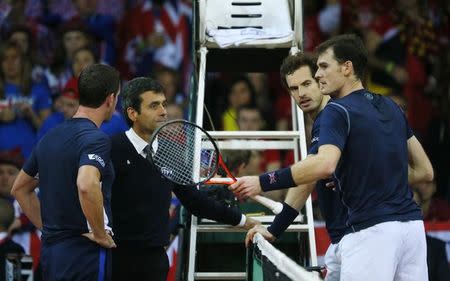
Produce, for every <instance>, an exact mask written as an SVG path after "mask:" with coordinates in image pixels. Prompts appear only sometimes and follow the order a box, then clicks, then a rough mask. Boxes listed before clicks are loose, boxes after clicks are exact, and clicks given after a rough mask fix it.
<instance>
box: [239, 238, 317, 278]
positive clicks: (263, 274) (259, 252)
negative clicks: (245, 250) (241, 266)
mask: <svg viewBox="0 0 450 281" xmlns="http://www.w3.org/2000/svg"><path fill="white" fill-rule="evenodd" d="M247 277H248V278H247V280H248V281H263V280H264V281H272V280H277V281H288V280H295V281H316V280H317V281H319V280H322V279H321V278H320V277H319V276H318V273H316V272H308V271H306V270H305V269H304V268H302V267H301V266H300V265H298V264H297V263H295V262H294V261H293V260H292V259H290V258H289V257H287V256H286V255H285V254H283V253H282V252H280V251H279V250H278V249H277V248H275V247H274V246H273V245H272V244H270V243H269V242H268V241H267V240H265V239H264V237H263V236H262V235H260V234H259V233H257V234H256V235H255V236H254V237H253V254H251V259H250V260H249V261H248V272H247Z"/></svg>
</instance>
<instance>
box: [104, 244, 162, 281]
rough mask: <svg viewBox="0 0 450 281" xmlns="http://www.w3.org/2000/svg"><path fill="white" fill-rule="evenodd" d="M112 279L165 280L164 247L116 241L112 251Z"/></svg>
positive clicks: (124, 280)
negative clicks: (115, 246)
mask: <svg viewBox="0 0 450 281" xmlns="http://www.w3.org/2000/svg"><path fill="white" fill-rule="evenodd" d="M112 260H113V262H112V280H113V281H128V280H140V281H166V279H167V273H168V271H169V259H168V258H167V254H166V250H165V249H164V247H142V246H138V245H129V244H128V243H118V244H117V248H114V249H113V251H112Z"/></svg>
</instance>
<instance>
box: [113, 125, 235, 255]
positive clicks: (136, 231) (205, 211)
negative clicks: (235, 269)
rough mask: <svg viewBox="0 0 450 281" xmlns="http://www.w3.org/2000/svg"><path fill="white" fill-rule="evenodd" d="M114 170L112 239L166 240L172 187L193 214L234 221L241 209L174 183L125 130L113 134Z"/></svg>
mask: <svg viewBox="0 0 450 281" xmlns="http://www.w3.org/2000/svg"><path fill="white" fill-rule="evenodd" d="M111 158H112V161H113V165H114V170H115V176H116V178H115V180H114V184H113V188H112V213H113V231H114V234H115V236H114V240H115V241H117V242H118V245H119V246H120V243H121V242H128V243H136V245H141V246H147V247H158V246H166V245H167V244H168V243H169V206H170V200H171V191H173V192H174V193H175V195H176V196H177V197H178V199H179V200H180V201H181V203H182V204H183V205H184V206H185V207H186V208H187V209H188V210H189V211H190V212H192V213H193V214H194V215H197V216H201V217H205V218H208V219H213V220H217V221H221V222H223V223H226V224H231V225H237V224H238V223H239V221H240V220H241V213H240V211H238V210H236V209H232V208H228V207H227V206H225V205H223V204H220V203H218V202H216V201H214V200H212V199H210V198H208V197H207V196H206V194H204V193H202V192H199V191H198V190H197V189H196V188H193V187H181V186H175V185H174V184H173V183H172V182H170V181H169V180H167V179H165V178H163V177H162V176H161V175H160V174H159V173H158V172H157V171H156V169H155V168H154V167H153V166H152V165H151V164H150V162H148V161H147V160H146V159H145V158H144V157H142V156H141V155H139V154H138V153H137V152H136V149H135V148H134V146H133V144H132V143H131V142H130V140H129V139H128V137H127V136H126V135H125V133H121V134H119V135H116V136H114V137H112V152H111Z"/></svg>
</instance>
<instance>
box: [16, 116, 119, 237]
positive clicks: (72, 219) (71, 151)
mask: <svg viewBox="0 0 450 281" xmlns="http://www.w3.org/2000/svg"><path fill="white" fill-rule="evenodd" d="M110 150H111V141H110V139H109V137H108V136H107V135H106V134H105V133H103V132H102V131H100V130H99V129H98V128H97V127H96V126H95V124H94V123H93V122H92V121H91V120H89V119H85V118H73V119H70V120H67V121H65V122H64V123H62V124H60V125H58V126H57V127H56V128H55V129H53V130H50V131H49V132H48V133H47V134H46V135H45V136H44V137H43V138H42V139H41V140H40V141H39V142H38V144H37V145H36V147H35V149H34V150H33V153H32V154H31V157H30V158H29V159H28V160H27V162H26V163H25V165H24V167H23V170H24V171H25V173H27V174H28V175H30V176H33V177H34V176H36V175H38V177H39V191H40V193H39V199H40V203H41V215H42V223H43V231H42V233H43V240H44V241H46V242H52V241H56V240H59V239H62V238H66V237H71V236H77V235H80V234H81V233H86V232H88V231H89V227H88V223H87V220H86V217H85V216H84V214H83V211H82V209H81V205H80V200H79V197H78V188H77V175H78V169H79V168H80V167H81V166H84V165H90V166H94V167H96V168H97V169H98V170H99V171H100V175H101V188H102V193H103V204H104V211H105V213H106V216H105V229H107V228H109V227H111V218H112V217H111V204H110V202H111V186H112V182H113V180H114V170H113V167H112V163H111V159H110Z"/></svg>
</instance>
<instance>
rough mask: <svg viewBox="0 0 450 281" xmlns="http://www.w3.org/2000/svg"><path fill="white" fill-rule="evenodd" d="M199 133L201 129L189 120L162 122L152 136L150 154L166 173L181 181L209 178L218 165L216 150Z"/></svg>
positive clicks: (183, 182) (191, 182) (189, 182)
mask: <svg viewBox="0 0 450 281" xmlns="http://www.w3.org/2000/svg"><path fill="white" fill-rule="evenodd" d="M202 136H204V134H203V132H202V130H200V129H199V128H197V127H196V126H193V125H190V124H188V123H182V122H180V123H172V124H168V125H166V126H164V127H163V128H161V129H160V130H159V132H158V135H157V138H155V139H154V141H157V143H158V145H157V149H156V151H154V152H153V154H152V158H153V163H154V165H156V166H157V167H158V168H159V169H160V171H161V172H162V173H163V174H164V175H165V176H166V177H168V178H169V179H171V180H172V181H174V182H176V183H179V184H183V185H194V184H196V183H198V182H201V181H203V180H204V179H208V178H210V177H211V176H212V173H214V172H215V170H216V167H217V155H216V153H217V152H216V150H215V148H214V145H213V144H212V143H211V141H210V140H209V139H208V138H202ZM199 141H201V142H200V143H199V145H197V147H198V148H197V147H196V142H199ZM152 147H153V146H152Z"/></svg>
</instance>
